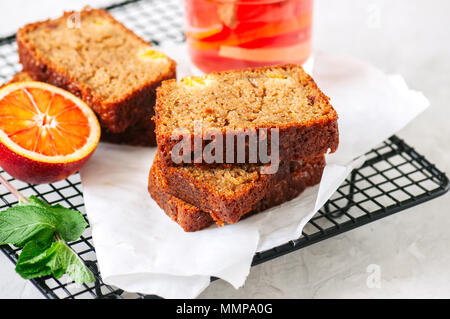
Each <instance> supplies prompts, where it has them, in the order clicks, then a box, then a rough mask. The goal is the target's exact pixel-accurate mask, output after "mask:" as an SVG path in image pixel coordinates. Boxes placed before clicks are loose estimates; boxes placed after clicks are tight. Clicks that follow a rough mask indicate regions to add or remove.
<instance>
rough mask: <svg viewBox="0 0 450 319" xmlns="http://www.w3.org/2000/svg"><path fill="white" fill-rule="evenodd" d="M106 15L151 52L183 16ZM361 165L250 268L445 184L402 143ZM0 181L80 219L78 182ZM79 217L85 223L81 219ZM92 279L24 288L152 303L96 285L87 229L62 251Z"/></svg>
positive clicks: (159, 11)
mask: <svg viewBox="0 0 450 319" xmlns="http://www.w3.org/2000/svg"><path fill="white" fill-rule="evenodd" d="M107 9H109V10H110V11H111V13H112V14H113V15H114V16H115V17H116V18H117V19H118V20H120V21H122V22H123V23H124V24H125V25H127V26H128V27H129V28H131V29H132V30H134V31H135V32H136V33H137V34H138V35H140V36H141V37H143V38H144V39H146V40H147V41H150V42H152V43H155V44H159V43H161V42H164V41H175V42H181V41H183V40H184V36H183V31H182V26H183V11H182V6H181V1H180V0H165V1H160V0H153V1H152V0H149V1H144V0H133V1H126V2H123V3H120V4H116V5H112V6H110V7H108V8H107ZM16 49H17V47H16V43H15V41H14V36H10V37H6V38H3V39H0V83H3V82H6V81H8V80H9V79H10V78H11V77H12V76H13V75H14V74H15V73H16V72H18V71H20V66H19V64H18V58H17V52H16V51H17V50H16ZM367 158H368V159H367V161H366V162H365V163H364V165H363V166H362V167H360V168H359V169H357V170H354V171H353V172H352V173H351V175H350V177H349V178H347V180H346V181H345V182H344V183H343V184H342V185H341V186H340V187H339V189H338V190H337V191H336V193H335V194H334V195H333V196H332V197H331V199H330V200H329V201H328V202H327V203H326V204H325V205H324V207H322V208H321V209H320V211H319V212H318V213H317V214H316V215H315V216H314V217H313V218H312V220H311V221H310V222H309V223H308V224H307V225H306V226H305V228H304V229H303V234H302V236H301V237H300V238H299V239H297V240H293V241H290V242H288V243H286V244H283V245H281V246H278V247H276V248H273V249H270V250H267V251H264V252H261V253H257V254H256V255H255V257H254V260H253V265H257V264H261V263H263V262H266V261H268V260H270V259H273V258H276V257H279V256H281V255H284V254H287V253H290V252H292V251H295V250H297V249H301V248H304V247H306V246H309V245H311V244H313V243H316V242H319V241H321V240H324V239H327V238H329V237H332V236H335V235H337V234H340V233H343V232H346V231H349V230H351V229H354V228H356V227H360V226H362V225H365V224H367V223H370V222H372V221H375V220H377V219H380V218H383V217H386V216H388V215H392V214H394V213H397V212H399V211H401V210H404V209H406V208H409V207H412V206H415V205H418V204H420V203H423V202H425V201H428V200H430V199H433V198H435V197H438V196H440V195H442V194H444V193H446V192H447V191H448V189H449V182H448V179H447V177H446V175H445V174H444V173H443V172H441V171H439V170H438V169H437V168H436V167H435V166H434V165H433V164H431V163H430V162H428V161H427V160H426V159H425V158H424V156H422V155H420V154H419V153H417V152H416V151H415V150H414V149H413V148H411V147H410V146H408V145H407V144H406V143H405V142H404V141H402V140H401V139H399V138H398V137H396V136H392V137H391V138H389V139H388V140H386V141H385V142H383V143H382V144H381V145H379V146H378V147H377V148H375V149H373V150H372V151H370V152H369V153H368V154H367ZM0 174H2V175H3V176H4V177H6V178H7V179H8V181H9V182H10V183H11V184H12V185H13V186H15V187H16V188H17V189H19V191H21V192H22V193H23V194H24V195H25V196H31V195H37V196H39V197H41V198H42V199H44V200H46V201H47V202H49V203H50V204H56V203H60V204H62V205H64V206H67V207H69V208H72V209H76V210H79V211H81V212H82V213H83V214H84V215H85V210H84V203H83V191H82V187H81V182H80V177H79V175H78V174H76V175H74V176H72V177H70V178H68V179H66V180H64V181H61V182H58V183H54V184H50V185H35V186H33V185H29V184H25V183H23V182H20V181H17V180H14V179H13V178H11V177H10V176H8V174H6V173H5V172H3V171H1V170H0ZM2 191H4V190H3V189H2V188H0V210H3V209H5V208H7V207H10V206H13V205H15V204H17V200H16V199H15V197H14V196H13V195H12V194H10V193H8V192H2ZM85 216H86V215H85ZM70 246H71V248H72V249H73V250H74V251H76V252H77V253H78V255H79V256H80V258H81V259H82V260H83V261H84V262H85V263H86V264H87V266H88V267H89V268H90V269H91V270H92V271H93V273H94V274H95V277H96V282H95V283H93V284H89V285H76V284H75V283H73V282H71V281H70V280H68V278H67V277H62V278H61V279H59V280H57V279H54V278H53V277H45V278H40V279H35V280H32V283H33V284H34V285H35V286H36V288H37V289H39V291H40V292H41V293H42V294H43V295H44V296H45V297H47V298H70V299H72V298H156V297H155V296H144V295H140V294H129V293H126V292H124V291H122V290H120V289H117V288H115V287H111V286H108V285H106V284H104V283H103V281H102V279H101V277H100V274H99V272H98V269H97V260H96V255H95V249H94V246H93V243H92V236H91V230H90V228H87V229H86V231H85V233H84V234H83V236H81V238H80V239H79V240H77V241H76V242H73V243H71V244H70ZM0 249H1V250H2V251H3V253H4V254H5V255H6V256H7V257H8V258H9V259H10V260H11V261H12V262H13V263H16V262H17V257H18V253H19V252H20V251H19V250H18V249H15V248H14V247H11V246H0Z"/></svg>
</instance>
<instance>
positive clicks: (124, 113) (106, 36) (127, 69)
mask: <svg viewBox="0 0 450 319" xmlns="http://www.w3.org/2000/svg"><path fill="white" fill-rule="evenodd" d="M16 39H17V44H18V52H19V58H20V62H21V63H22V65H23V69H24V71H26V72H28V73H29V74H30V75H31V76H32V77H33V79H35V80H37V81H43V82H47V83H50V84H53V85H56V86H58V87H61V88H63V89H66V90H68V91H70V92H71V93H73V94H75V95H77V96H78V97H80V98H81V99H83V100H84V101H85V102H86V103H87V104H88V105H89V106H91V108H92V109H93V110H94V111H95V112H96V114H97V116H98V118H99V121H100V124H101V125H102V127H103V128H104V129H105V130H107V131H108V132H110V133H123V132H125V131H126V130H127V129H128V128H129V127H131V126H133V125H134V124H136V123H139V122H140V121H141V120H142V119H143V118H144V117H152V116H153V106H154V103H155V98H156V88H157V87H158V86H159V85H160V83H161V81H163V80H166V79H171V78H175V73H176V70H175V68H176V64H175V62H174V61H173V60H171V59H170V58H168V57H167V56H165V55H164V54H162V53H160V52H158V51H155V50H154V49H153V48H152V47H151V45H150V44H149V43H147V42H145V41H144V40H143V39H141V38H140V37H138V36H137V35H135V34H134V33H133V32H132V31H130V30H129V29H127V28H126V27H125V26H123V25H122V24H121V23H120V22H118V21H117V20H115V19H114V18H113V17H112V16H111V15H110V14H109V13H108V12H107V11H105V10H96V9H84V10H82V11H81V12H66V13H65V14H64V15H63V16H62V17H60V18H58V19H54V20H46V21H42V22H37V23H33V24H29V25H26V26H25V27H23V28H21V29H19V31H18V32H17V36H16Z"/></svg>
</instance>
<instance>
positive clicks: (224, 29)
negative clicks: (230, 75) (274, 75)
mask: <svg viewBox="0 0 450 319" xmlns="http://www.w3.org/2000/svg"><path fill="white" fill-rule="evenodd" d="M185 9H186V11H185V12H186V27H185V34H186V41H187V44H188V48H189V53H190V56H191V59H192V61H193V63H194V64H195V65H196V66H197V67H198V68H199V69H200V70H202V71H203V72H211V71H222V70H229V69H240V68H245V67H256V66H264V65H272V64H279V63H298V64H303V63H305V62H306V61H307V59H308V58H309V57H310V55H311V26H312V10H313V0H185Z"/></svg>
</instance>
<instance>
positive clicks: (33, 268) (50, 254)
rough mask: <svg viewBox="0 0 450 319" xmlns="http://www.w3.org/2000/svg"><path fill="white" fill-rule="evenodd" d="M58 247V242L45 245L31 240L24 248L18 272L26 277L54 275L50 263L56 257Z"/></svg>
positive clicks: (18, 263) (17, 266) (17, 268)
mask: <svg viewBox="0 0 450 319" xmlns="http://www.w3.org/2000/svg"><path fill="white" fill-rule="evenodd" d="M57 248H58V245H57V242H53V243H52V244H50V245H46V246H43V245H39V244H37V243H36V242H35V241H30V242H29V243H27V244H26V245H25V246H24V247H23V249H22V253H21V254H20V256H19V260H18V261H17V265H16V272H17V273H18V274H19V275H21V276H22V278H25V279H32V278H36V277H42V276H48V275H52V274H53V269H52V268H51V267H50V266H49V265H48V263H49V262H50V261H51V260H52V258H54V257H55V254H56V253H57Z"/></svg>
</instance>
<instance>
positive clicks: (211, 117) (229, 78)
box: [154, 65, 339, 165]
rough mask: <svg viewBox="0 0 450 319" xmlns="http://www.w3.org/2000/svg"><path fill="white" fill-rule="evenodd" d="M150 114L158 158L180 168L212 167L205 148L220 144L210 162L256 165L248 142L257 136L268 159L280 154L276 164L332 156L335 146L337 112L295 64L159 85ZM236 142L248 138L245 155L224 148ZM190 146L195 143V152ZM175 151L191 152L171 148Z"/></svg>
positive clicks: (235, 149)
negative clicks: (274, 152)
mask: <svg viewBox="0 0 450 319" xmlns="http://www.w3.org/2000/svg"><path fill="white" fill-rule="evenodd" d="M155 113H156V114H155V117H154V120H155V125H156V137H157V143H158V151H159V153H160V156H161V159H162V160H163V161H164V162H165V163H167V164H168V165H170V164H172V165H173V162H175V163H178V162H177V161H179V158H181V157H183V163H186V162H195V163H205V162H206V163H208V164H210V163H211V162H210V161H207V160H202V159H204V157H205V149H206V148H207V147H208V145H209V141H210V140H211V141H212V140H217V139H218V137H220V139H221V140H222V145H223V152H221V153H222V154H223V155H220V154H219V155H218V153H215V154H214V156H215V158H214V159H215V163H239V161H236V159H237V158H239V157H241V162H242V161H244V162H246V163H254V161H251V160H250V159H251V157H249V154H252V152H254V150H252V149H251V145H254V144H252V143H250V142H249V141H250V140H251V138H252V137H256V140H257V145H259V143H260V142H261V141H263V140H265V141H266V142H265V143H266V146H267V154H269V153H271V151H272V150H278V157H279V159H280V160H285V161H298V160H301V159H304V158H314V157H318V156H321V155H323V154H324V153H326V152H327V151H328V150H330V151H331V152H334V151H335V150H336V148H337V146H338V142H339V134H338V124H337V119H338V116H337V114H336V111H335V110H334V109H333V107H332V106H331V105H330V103H329V98H328V97H327V96H326V95H325V94H323V93H322V91H320V89H319V88H318V87H317V85H316V83H315V82H314V80H313V79H312V78H311V77H310V76H309V75H308V74H306V73H305V72H304V71H303V68H302V67H301V66H298V65H278V66H269V67H261V68H252V69H245V70H237V71H226V72H219V73H211V74H208V75H206V76H204V77H188V78H184V79H183V80H181V81H180V82H177V81H175V80H169V81H165V82H164V83H163V84H162V86H161V87H159V88H158V91H157V102H156V106H155ZM275 134H276V135H275ZM244 135H246V136H244ZM212 136H214V138H211V137H212ZM242 136H244V138H245V139H246V142H245V143H242V144H245V145H244V147H243V148H239V143H238V142H235V143H233V144H232V145H231V147H230V146H229V145H226V147H225V144H226V142H225V141H226V140H227V139H228V138H230V141H232V140H233V139H239V138H240V137H242ZM275 138H276V139H275ZM195 141H200V142H197V146H196V145H195ZM272 143H275V144H277V145H276V148H277V149H275V148H273V147H272ZM180 145H186V146H189V147H186V148H185V147H183V148H181V147H180V148H177V146H180ZM175 149H176V151H175ZM186 149H187V151H186ZM199 150H200V152H199ZM242 150H244V151H242ZM189 151H190V153H189V154H186V152H189ZM239 152H240V153H241V154H239ZM258 152H259V151H258ZM242 153H243V154H242ZM258 154H259V153H258ZM217 155H218V157H219V158H218V157H217ZM178 156H179V158H178V159H177V160H175V159H174V158H175V157H178ZM199 157H202V158H200V160H199ZM186 159H187V161H186ZM229 159H232V161H231V162H230V160H229ZM259 159H260V158H259ZM233 161H234V162H233ZM261 162H262V163H267V161H266V162H264V161H261Z"/></svg>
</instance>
